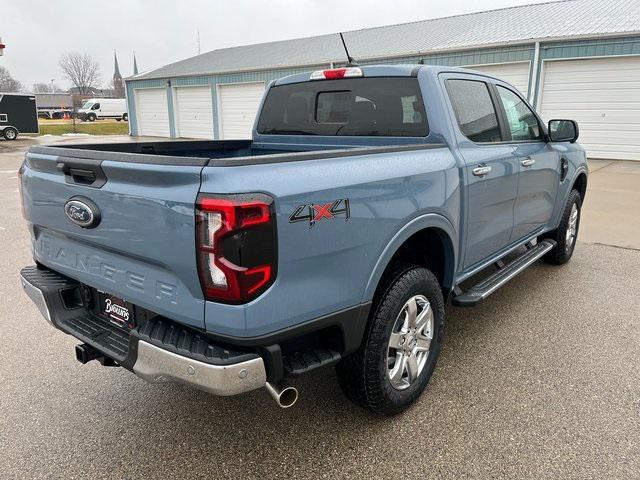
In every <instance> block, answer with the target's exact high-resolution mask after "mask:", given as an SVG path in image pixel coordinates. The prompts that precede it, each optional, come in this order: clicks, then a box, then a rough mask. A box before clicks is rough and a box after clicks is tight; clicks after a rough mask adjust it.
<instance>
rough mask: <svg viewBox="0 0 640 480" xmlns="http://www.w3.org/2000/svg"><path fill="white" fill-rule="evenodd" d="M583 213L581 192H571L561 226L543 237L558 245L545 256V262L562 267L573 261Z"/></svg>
mask: <svg viewBox="0 0 640 480" xmlns="http://www.w3.org/2000/svg"><path fill="white" fill-rule="evenodd" d="M581 212H582V198H581V197H580V192H578V191H577V190H571V193H570V194H569V198H567V203H566V204H565V207H564V211H563V212H562V219H561V220H560V225H559V226H558V228H557V229H556V230H553V231H551V232H549V233H546V234H545V235H543V238H550V239H552V240H555V241H556V244H557V245H556V247H555V248H554V249H553V250H551V251H550V252H549V253H547V254H546V255H545V257H544V259H545V261H547V262H549V263H553V264H555V265H562V264H564V263H567V262H568V261H569V260H570V259H571V256H572V255H573V250H574V249H575V248H576V240H577V239H578V230H579V229H580V213H581Z"/></svg>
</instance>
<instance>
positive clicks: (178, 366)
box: [133, 340, 267, 396]
mask: <svg viewBox="0 0 640 480" xmlns="http://www.w3.org/2000/svg"><path fill="white" fill-rule="evenodd" d="M133 371H134V373H135V374H136V375H138V376H139V377H140V378H143V379H144V380H146V381H148V382H150V383H163V382H179V383H186V384H188V385H192V386H194V387H196V388H199V389H200V390H205V391H207V392H209V393H213V394H214V395H220V396H229V395H237V394H239V393H244V392H248V391H251V390H256V389H258V388H261V387H264V386H265V384H266V383H267V373H266V370H265V368H264V361H263V360H262V358H254V359H252V360H247V361H244V362H240V363H233V364H231V365H211V364H208V363H204V362H199V361H197V360H193V359H191V358H188V357H183V356H182V355H177V354H175V353H173V352H169V351H167V350H163V349H162V348H159V347H156V346H155V345H152V344H150V343H147V342H145V341H144V340H140V341H138V357H137V359H136V363H135V364H134V366H133Z"/></svg>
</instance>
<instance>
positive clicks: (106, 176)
mask: <svg viewBox="0 0 640 480" xmlns="http://www.w3.org/2000/svg"><path fill="white" fill-rule="evenodd" d="M162 163H163V164H149V163H137V162H126V161H122V160H121V159H120V161H110V160H95V159H79V158H75V157H73V158H71V157H62V156H58V155H48V154H44V153H40V152H38V153H35V152H29V153H28V154H27V157H26V162H25V166H24V171H23V174H22V190H23V202H24V207H25V216H26V218H27V220H28V221H29V222H30V233H31V235H32V240H33V249H34V257H35V259H36V260H37V261H38V262H40V263H42V264H44V265H46V266H48V267H50V268H53V269H54V270H57V271H59V272H61V273H63V274H65V275H68V276H69V277H71V278H74V279H76V280H78V281H80V282H82V283H85V284H87V285H89V286H92V287H94V288H96V289H98V290H101V291H104V292H107V293H109V294H113V295H117V296H119V297H121V298H123V299H124V300H126V301H129V302H131V303H133V304H136V305H140V306H142V307H145V308H147V309H149V310H151V311H154V312H157V313H159V314H162V315H166V316H169V317H171V318H173V319H176V320H179V321H181V322H183V323H185V324H189V325H193V326H195V327H199V328H203V327H204V300H203V296H202V290H201V287H200V282H199V280H198V274H197V269H196V252H195V225H194V223H195V219H194V203H195V199H196V196H197V193H198V190H199V188H200V173H201V170H202V166H200V165H184V164H182V165H172V164H170V162H162ZM92 180H94V181H93V182H92V183H91V185H88V184H87V183H88V182H91V181H92ZM72 197H80V200H81V201H83V202H86V200H88V201H89V202H88V203H89V204H90V205H91V202H92V203H93V205H92V208H93V207H95V208H94V209H96V210H97V211H98V213H99V217H100V218H99V219H98V222H97V224H96V225H94V226H92V228H83V227H82V226H79V225H78V224H77V223H74V221H72V220H71V219H70V218H69V217H68V216H67V213H66V212H65V204H66V203H67V202H68V201H69V200H70V199H71V198H72Z"/></svg>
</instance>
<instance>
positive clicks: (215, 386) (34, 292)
mask: <svg viewBox="0 0 640 480" xmlns="http://www.w3.org/2000/svg"><path fill="white" fill-rule="evenodd" d="M20 281H21V283H22V287H23V289H24V291H25V293H26V294H27V296H28V297H29V298H31V300H32V301H33V303H34V304H35V305H36V307H37V308H38V310H39V311H40V313H41V314H42V316H43V317H44V318H45V319H46V320H47V322H49V323H50V324H51V325H53V326H54V327H56V328H58V329H60V330H62V331H64V332H65V333H68V334H70V335H73V336H74V337H76V338H78V339H79V340H80V341H83V342H87V343H89V344H92V347H93V348H95V349H96V350H98V351H100V352H101V353H102V354H104V355H105V356H106V357H109V358H112V359H113V360H116V361H117V362H118V363H119V364H121V365H123V366H125V367H126V368H128V369H129V370H132V371H133V372H134V373H135V374H136V375H138V376H139V377H140V378H142V379H144V380H146V381H148V382H152V383H159V382H179V383H184V384H188V385H192V386H194V387H195V388H198V389H201V390H205V391H207V392H210V393H213V394H215V395H221V396H229V395H236V394H239V393H244V392H248V391H251V390H255V389H258V388H261V387H264V386H265V385H266V383H267V374H266V369H265V364H264V360H263V359H262V358H261V357H259V356H257V355H256V356H255V357H253V358H249V359H247V355H243V357H244V358H245V360H243V361H239V362H237V363H233V362H232V361H229V360H227V361H224V362H221V364H214V363H212V362H209V361H207V360H210V359H207V358H204V360H205V361H200V360H198V359H197V358H190V357H188V356H184V355H179V354H177V353H174V352H171V351H169V350H166V349H164V348H161V347H159V346H157V345H153V344H151V343H149V342H148V341H145V340H142V339H139V338H138V336H136V334H137V332H134V331H132V332H131V335H130V337H129V349H128V352H127V353H126V354H125V356H123V357H122V358H117V357H114V355H113V354H112V353H109V352H108V351H106V352H105V351H104V348H102V346H101V345H99V344H96V342H95V341H92V340H95V338H94V337H87V336H83V335H82V334H80V333H79V332H76V331H74V330H73V329H72V328H70V327H69V326H70V325H72V324H73V322H72V321H69V319H68V318H67V319H63V318H62V317H61V316H63V315H66V316H69V314H70V312H69V311H68V310H66V309H64V308H63V307H62V306H61V304H60V301H59V297H60V295H59V291H58V288H75V287H77V286H78V284H77V282H74V281H72V280H71V279H66V278H65V277H62V276H59V275H58V274H57V273H56V272H53V271H52V270H48V269H46V270H45V269H43V270H40V269H37V268H36V267H27V268H25V269H23V270H22V271H21V272H20ZM61 285H62V286H61ZM80 310H82V313H80V314H79V315H84V316H85V317H84V320H85V323H84V324H85V325H86V316H87V315H88V313H87V311H86V309H80ZM94 318H97V316H94ZM94 325H95V324H94ZM110 328H112V329H113V328H114V327H110ZM120 335H121V336H122V335H123V334H122V333H120ZM95 337H100V335H95ZM125 338H126V337H125ZM124 345H125V346H124V347H123V348H126V340H125V344H124ZM132 345H133V347H132ZM196 356H197V355H196ZM132 357H134V358H132ZM200 358H203V357H200Z"/></svg>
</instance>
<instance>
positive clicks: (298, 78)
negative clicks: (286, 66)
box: [273, 63, 469, 86]
mask: <svg viewBox="0 0 640 480" xmlns="http://www.w3.org/2000/svg"><path fill="white" fill-rule="evenodd" d="M335 68H342V67H335ZM357 68H359V69H360V70H362V76H363V77H416V76H417V75H418V72H420V71H421V70H422V71H429V72H430V73H432V74H433V75H437V74H438V73H440V72H444V71H446V72H466V73H469V69H466V68H464V69H463V68H460V67H447V66H443V65H420V64H408V63H407V64H397V65H359V66H358V67H357ZM323 70H331V69H329V68H327V69H323ZM323 70H320V71H323ZM312 73H313V71H308V72H303V73H296V74H293V75H288V76H286V77H282V78H280V79H278V80H276V81H275V82H274V84H273V85H274V86H275V85H286V84H290V83H300V82H307V81H311V79H310V76H311V74H312Z"/></svg>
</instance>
